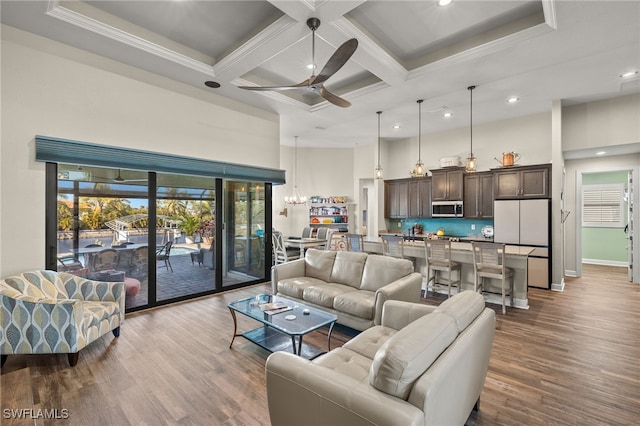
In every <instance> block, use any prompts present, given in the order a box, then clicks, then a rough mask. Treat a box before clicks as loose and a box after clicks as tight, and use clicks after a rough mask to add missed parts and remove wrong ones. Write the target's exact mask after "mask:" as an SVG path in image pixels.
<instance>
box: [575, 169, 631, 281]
mask: <svg viewBox="0 0 640 426" xmlns="http://www.w3.org/2000/svg"><path fill="white" fill-rule="evenodd" d="M637 174H638V171H637V169H631V168H625V167H622V168H618V169H607V170H594V171H579V172H578V173H577V176H576V208H575V211H576V237H577V238H576V259H577V265H576V273H577V276H582V274H583V273H585V272H586V273H588V271H589V268H588V267H585V268H583V264H584V265H602V266H608V267H613V268H624V269H625V270H626V275H627V277H628V281H630V282H634V283H639V282H640V279H639V277H638V275H639V274H638V272H639V271H638V266H637V265H638V264H639V262H638V238H637V233H638V229H637V223H638V212H637V211H635V212H634V205H635V206H638V194H637V190H634V181H635V182H637ZM635 210H637V209H635Z"/></svg>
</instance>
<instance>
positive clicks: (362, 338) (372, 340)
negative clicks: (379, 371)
mask: <svg viewBox="0 0 640 426" xmlns="http://www.w3.org/2000/svg"><path fill="white" fill-rule="evenodd" d="M396 333H397V330H394V329H393V328H389V327H384V326H381V325H376V326H374V327H371V328H369V329H367V330H365V331H363V332H362V333H360V334H358V336H356V338H354V339H351V340H349V341H348V342H347V343H345V344H344V345H343V346H342V347H343V348H345V349H349V350H351V351H354V352H357V353H359V354H360V355H363V356H365V357H367V358H369V359H371V360H373V357H374V356H375V355H376V352H378V349H380V346H382V344H383V343H384V342H386V341H387V340H389V338H390V337H391V336H393V335H394V334H396ZM367 373H368V370H367Z"/></svg>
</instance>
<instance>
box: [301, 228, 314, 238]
mask: <svg viewBox="0 0 640 426" xmlns="http://www.w3.org/2000/svg"><path fill="white" fill-rule="evenodd" d="M311 231H313V229H311V227H310V226H306V227H305V228H303V229H302V238H311Z"/></svg>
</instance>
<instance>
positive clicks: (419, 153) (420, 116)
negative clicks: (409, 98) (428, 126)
mask: <svg viewBox="0 0 640 426" xmlns="http://www.w3.org/2000/svg"><path fill="white" fill-rule="evenodd" d="M422 101H423V99H420V100H418V163H422V149H421V148H422Z"/></svg>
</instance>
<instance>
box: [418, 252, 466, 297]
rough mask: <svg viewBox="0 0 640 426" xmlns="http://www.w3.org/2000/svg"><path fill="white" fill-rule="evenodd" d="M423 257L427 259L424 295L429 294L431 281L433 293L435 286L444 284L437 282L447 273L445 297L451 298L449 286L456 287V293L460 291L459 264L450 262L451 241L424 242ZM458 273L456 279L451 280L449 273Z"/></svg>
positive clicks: (460, 276)
mask: <svg viewBox="0 0 640 426" xmlns="http://www.w3.org/2000/svg"><path fill="white" fill-rule="evenodd" d="M424 250H425V257H426V258H427V287H426V290H425V294H426V293H428V292H429V283H430V282H431V281H433V285H432V288H433V291H434V292H435V288H436V286H437V285H440V284H444V283H442V282H439V280H438V275H440V280H442V273H443V272H446V273H447V281H446V284H447V287H448V291H447V297H451V286H452V285H453V284H457V285H458V292H460V291H461V288H460V284H461V281H462V273H461V271H462V269H461V264H460V263H459V262H454V261H453V260H451V241H449V240H424ZM454 271H458V279H457V280H455V281H452V280H451V273H452V272H454ZM432 273H433V274H432Z"/></svg>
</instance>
